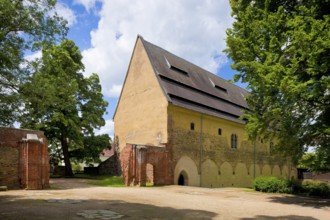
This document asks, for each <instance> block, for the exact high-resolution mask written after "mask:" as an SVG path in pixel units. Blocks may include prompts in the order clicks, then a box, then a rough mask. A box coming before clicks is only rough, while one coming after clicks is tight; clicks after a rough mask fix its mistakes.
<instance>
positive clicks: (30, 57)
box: [25, 50, 42, 61]
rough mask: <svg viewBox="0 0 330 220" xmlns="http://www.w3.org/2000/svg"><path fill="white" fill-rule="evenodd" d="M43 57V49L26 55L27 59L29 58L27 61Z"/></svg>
mask: <svg viewBox="0 0 330 220" xmlns="http://www.w3.org/2000/svg"><path fill="white" fill-rule="evenodd" d="M41 57H42V52H41V50H38V51H37V52H35V53H31V54H29V55H26V56H25V59H26V60H27V61H34V60H36V59H40V58H41Z"/></svg>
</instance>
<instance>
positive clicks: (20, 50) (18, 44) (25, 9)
mask: <svg viewBox="0 0 330 220" xmlns="http://www.w3.org/2000/svg"><path fill="white" fill-rule="evenodd" d="M55 3H56V1H55V0H24V1H23V0H1V1H0V125H12V124H13V122H14V121H15V120H16V119H17V116H18V109H19V105H20V102H19V96H18V87H19V85H20V83H21V82H22V80H23V79H24V78H25V77H26V75H27V73H28V72H27V71H26V69H25V68H24V67H25V66H26V65H25V63H24V62H25V60H24V52H27V51H35V50H38V49H40V48H41V45H45V44H51V43H53V42H55V41H56V39H58V38H60V37H63V36H65V35H66V33H67V28H66V23H67V22H66V21H65V20H63V19H62V18H60V17H59V16H58V15H57V14H56V13H51V12H52V11H53V10H54V7H55Z"/></svg>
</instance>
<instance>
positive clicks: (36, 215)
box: [0, 179, 330, 220]
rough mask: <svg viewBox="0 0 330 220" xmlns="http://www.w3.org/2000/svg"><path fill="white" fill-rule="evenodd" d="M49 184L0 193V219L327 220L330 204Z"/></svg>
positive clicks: (229, 193)
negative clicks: (32, 188) (33, 188)
mask: <svg viewBox="0 0 330 220" xmlns="http://www.w3.org/2000/svg"><path fill="white" fill-rule="evenodd" d="M88 181H89V180H84V179H52V181H51V183H52V188H53V189H50V190H35V191H32V190H31V191H29V190H12V191H6V192H0V219H47V220H52V219H61V220H64V219H246V220H247V219H302V220H305V219H326V220H329V219H330V200H321V199H311V198H304V197H296V196H288V195H276V194H262V193H257V192H246V191H245V190H244V189H233V188H220V189H205V188H196V187H184V186H166V187H141V188H139V187H123V188H106V187H95V186H91V185H88V184H86V182H88Z"/></svg>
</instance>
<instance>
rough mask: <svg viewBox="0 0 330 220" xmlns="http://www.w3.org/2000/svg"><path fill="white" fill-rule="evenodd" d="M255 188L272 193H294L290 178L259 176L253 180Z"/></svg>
mask: <svg viewBox="0 0 330 220" xmlns="http://www.w3.org/2000/svg"><path fill="white" fill-rule="evenodd" d="M253 188H254V189H255V190H256V191H261V192H271V193H292V192H293V189H292V188H291V187H290V186H289V183H288V180H285V179H280V178H277V177H274V176H259V177H257V178H255V179H254V180H253Z"/></svg>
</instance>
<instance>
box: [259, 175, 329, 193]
mask: <svg viewBox="0 0 330 220" xmlns="http://www.w3.org/2000/svg"><path fill="white" fill-rule="evenodd" d="M253 188H254V189H255V190H256V191H261V192H270V193H291V194H299V193H306V194H307V195H309V196H319V197H324V198H330V186H329V185H328V184H326V183H324V182H321V181H315V180H304V181H303V182H302V183H301V182H298V181H296V180H288V179H283V178H279V177H274V176H259V177H257V178H255V179H254V181H253Z"/></svg>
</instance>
